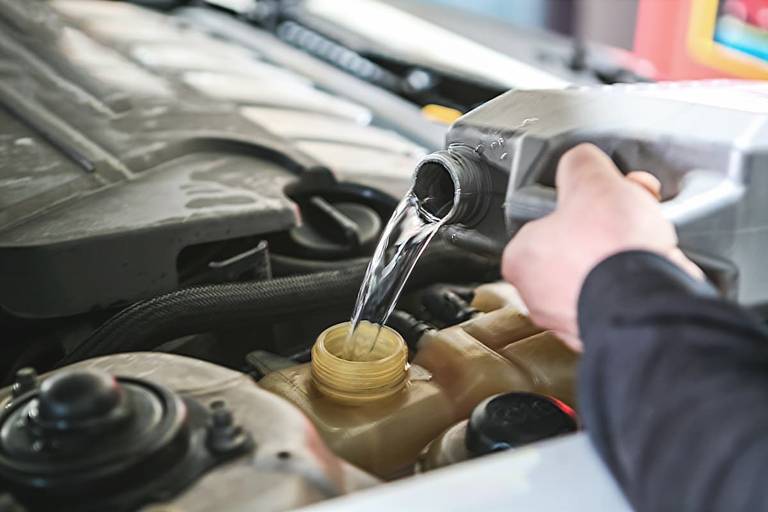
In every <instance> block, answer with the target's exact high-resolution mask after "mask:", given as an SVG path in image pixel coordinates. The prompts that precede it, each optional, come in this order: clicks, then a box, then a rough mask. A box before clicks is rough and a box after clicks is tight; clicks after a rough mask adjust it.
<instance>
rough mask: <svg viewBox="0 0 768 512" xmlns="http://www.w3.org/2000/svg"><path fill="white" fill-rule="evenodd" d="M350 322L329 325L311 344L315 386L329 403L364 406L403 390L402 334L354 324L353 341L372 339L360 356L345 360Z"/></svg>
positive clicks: (405, 356)
mask: <svg viewBox="0 0 768 512" xmlns="http://www.w3.org/2000/svg"><path fill="white" fill-rule="evenodd" d="M349 332H350V323H349V322H344V323H341V324H337V325H334V326H332V327H329V328H328V329H326V330H325V331H323V332H321V333H320V335H319V336H318V337H317V341H316V342H315V344H314V345H313V346H312V362H311V363H310V369H311V373H312V383H313V384H314V386H315V388H317V390H318V391H319V392H320V393H321V394H322V395H323V396H325V397H326V398H328V399H329V400H330V401H332V402H336V403H339V404H344V405H367V404H373V403H375V402H379V401H381V400H384V399H387V398H390V397H392V396H394V395H397V394H399V393H400V392H401V391H403V388H404V387H405V385H406V382H407V378H406V377H407V372H408V347H407V346H406V345H405V341H403V339H402V337H401V336H400V335H399V334H398V333H397V332H396V331H394V330H392V329H390V328H389V327H386V326H378V325H374V324H370V323H364V324H360V325H358V326H357V329H356V330H355V335H354V339H355V342H357V343H362V341H361V340H366V341H367V343H366V345H370V344H371V342H370V341H368V340H369V339H374V340H375V343H373V345H372V347H371V350H370V351H369V352H368V353H366V354H363V358H361V359H354V360H349V359H345V358H344V356H345V355H346V353H345V352H346V349H347V347H346V344H347V343H350V342H351V340H349V339H348V336H349Z"/></svg>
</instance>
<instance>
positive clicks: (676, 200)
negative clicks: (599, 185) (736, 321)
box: [447, 83, 768, 304]
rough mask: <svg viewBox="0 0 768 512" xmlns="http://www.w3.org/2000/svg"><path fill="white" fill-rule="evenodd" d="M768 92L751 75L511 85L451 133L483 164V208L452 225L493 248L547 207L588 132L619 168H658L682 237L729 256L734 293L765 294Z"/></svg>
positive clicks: (450, 140)
mask: <svg viewBox="0 0 768 512" xmlns="http://www.w3.org/2000/svg"><path fill="white" fill-rule="evenodd" d="M767 104H768V88H766V86H765V85H764V84H759V83H755V84H730V85H729V86H724V85H723V84H707V83H684V84H674V85H636V86H612V87H602V88H581V89H569V90H561V91H560V90H558V91H512V92H508V93H506V94H504V95H502V96H500V97H498V98H496V99H494V100H492V101H490V102H488V103H486V104H484V105H482V106H481V107H479V108H477V109H475V110H474V111H472V112H470V113H469V114H467V115H465V116H464V117H462V118H461V119H459V120H458V121H457V122H456V123H455V124H454V125H453V127H452V128H451V131H450V132H449V134H448V137H447V144H448V145H450V144H463V145H467V146H469V147H474V148H476V150H477V151H478V152H479V153H480V154H482V156H483V158H484V159H485V163H486V166H487V168H488V172H489V173H490V174H491V177H490V182H491V186H490V187H489V189H488V193H487V201H488V202H489V203H490V205H489V209H488V212H489V213H488V215H486V217H485V218H484V219H483V220H482V221H481V222H479V223H478V224H477V225H476V226H474V227H473V229H472V230H464V236H462V233H460V232H457V233H454V234H452V236H453V238H454V239H455V240H456V241H457V242H460V241H462V240H465V241H467V245H472V244H471V243H469V242H472V241H474V242H476V245H478V246H493V245H495V246H496V248H497V249H498V250H500V249H501V248H502V247H503V246H504V243H505V242H506V241H507V240H508V239H509V237H510V236H512V234H514V233H515V232H516V231H517V229H519V228H520V226H521V225H522V224H523V223H524V222H526V221H527V220H531V219H534V218H538V217H540V216H542V215H545V214H546V213H548V212H550V211H551V210H552V208H553V207H554V205H555V201H556V191H555V189H554V175H555V170H556V167H557V162H558V161H559V159H560V157H561V156H562V154H563V153H564V152H565V151H567V150H568V149H570V148H572V147H573V146H575V145H576V144H579V143H582V142H591V143H594V144H596V145H597V146H599V147H600V148H601V149H603V150H604V151H606V152H607V153H608V154H609V155H610V156H611V157H612V158H613V160H614V161H615V162H616V163H617V165H618V166H619V168H621V169H622V170H623V171H625V172H627V171H630V170H637V169H642V170H647V171H649V172H652V173H653V174H654V175H655V176H656V177H657V178H659V180H660V181H661V184H662V196H663V197H662V200H663V202H662V208H663V210H664V212H665V214H666V215H667V216H668V217H669V218H670V219H671V220H673V221H674V222H675V224H676V225H677V228H678V232H679V237H680V240H681V243H682V246H683V247H684V248H686V249H690V250H693V251H696V252H699V253H702V254H705V255H709V256H712V257H719V258H722V259H724V260H728V261H730V262H732V263H735V264H736V266H737V267H738V268H739V271H740V272H741V278H742V281H741V289H740V290H739V300H740V301H742V302H745V303H749V304H754V303H760V302H765V301H767V300H768V292H766V289H768V286H766V283H768V269H767V268H766V267H765V265H763V264H762V260H761V258H760V253H761V252H762V251H763V250H764V249H765V248H766V247H768V231H767V230H766V229H765V227H766V226H768V210H766V209H765V208H764V204H765V190H768V186H766V185H767V184H766V181H767V180H768V174H766V173H765V172H764V170H765V168H766V167H767V166H768V149H767V148H768V109H767V108H766V106H767ZM747 184H748V186H747ZM503 189H506V190H507V192H506V195H505V196H502V195H500V194H499V193H498V191H499V190H503Z"/></svg>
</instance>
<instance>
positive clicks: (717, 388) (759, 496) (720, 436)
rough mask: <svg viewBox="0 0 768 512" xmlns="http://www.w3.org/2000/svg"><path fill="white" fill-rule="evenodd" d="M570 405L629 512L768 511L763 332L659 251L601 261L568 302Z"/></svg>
mask: <svg viewBox="0 0 768 512" xmlns="http://www.w3.org/2000/svg"><path fill="white" fill-rule="evenodd" d="M579 330H580V336H581V339H582V341H583V342H584V357H583V362H582V368H581V375H580V383H579V387H580V389H579V393H580V397H579V399H580V405H581V407H580V410H581V415H582V419H583V420H584V423H585V425H586V428H587V430H588V431H589V434H590V436H591V438H592V440H593V443H594V444H595V445H596V447H597V449H598V451H599V452H600V454H601V455H602V457H603V458H604V460H605V461H606V462H607V464H608V465H609V467H610V468H611V470H612V472H613V474H614V475H615V476H616V478H617V480H618V482H619V484H620V485H621V486H622V488H623V489H624V492H625V493H626V495H627V497H628V499H629V500H630V502H631V503H632V504H633V506H634V507H635V509H636V510H637V511H638V512H645V511H653V512H665V511H674V512H682V511H689V510H690V511H696V512H700V511H708V510H723V511H728V512H739V511H745V512H746V511H748V512H755V511H758V510H768V336H767V335H766V332H765V331H764V330H763V328H762V326H761V324H760V322H759V320H758V319H757V318H756V317H754V316H753V315H752V314H751V313H750V312H748V311H746V310H745V309H743V308H741V307H739V306H737V305H736V304H733V303H729V302H726V301H724V300H721V299H720V298H718V296H717V295H716V293H715V290H714V289H713V288H712V287H711V286H709V285H708V284H706V283H702V282H699V281H697V280H695V279H693V278H691V277H689V276H688V275H687V274H685V273H684V272H683V271H682V270H680V269H679V268H678V267H677V266H675V265H673V264H672V263H671V262H669V261H668V260H666V259H665V258H663V257H661V256H658V255H656V254H652V253H648V252H641V251H631V252H624V253H621V254H617V255H615V256H612V257H610V258H608V259H606V260H605V261H603V262H602V263H600V264H599V265H598V266H597V267H596V268H595V269H594V270H593V271H592V272H591V273H590V274H589V276H588V277H587V279H586V281H585V282H584V286H583V288H582V291H581V295H580V297H579Z"/></svg>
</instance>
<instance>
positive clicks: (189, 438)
mask: <svg viewBox="0 0 768 512" xmlns="http://www.w3.org/2000/svg"><path fill="white" fill-rule="evenodd" d="M0 432H2V434H0V479H2V480H3V481H5V485H6V486H7V487H8V488H9V489H10V490H11V491H12V492H13V493H14V495H15V496H16V498H17V499H19V500H20V501H21V502H23V503H24V504H25V505H26V506H27V507H28V508H29V509H31V510H47V509H50V508H52V507H54V506H55V507H56V508H58V509H60V510H104V509H109V510H133V509H135V508H136V507H138V506H140V505H142V504H144V503H147V502H151V501H155V500H158V499H167V498H168V497H170V496H173V495H175V494H177V493H178V492H180V491H181V490H183V489H184V488H185V487H187V486H188V485H189V484H190V483H192V482H193V481H194V480H196V479H197V478H198V477H199V476H200V475H201V474H202V473H204V472H206V471H208V470H210V469H211V468H212V467H214V466H216V465H218V464H221V463H222V462H224V461H226V460H228V459H230V458H232V457H237V456H240V455H244V454H245V453H247V452H248V451H250V450H251V449H252V448H253V441H252V439H251V436H250V433H248V432H246V431H243V430H242V429H241V428H240V427H239V426H236V425H234V424H233V419H232V413H231V412H230V411H229V410H228V409H226V406H225V404H224V402H221V401H219V402H215V403H213V404H212V411H210V412H208V411H206V409H205V407H203V406H202V405H201V404H199V403H197V402H196V401H194V400H191V399H190V400H186V401H185V400H182V399H181V398H180V397H179V396H178V395H176V394H174V393H172V392H170V391H169V390H167V389H165V388H164V387H162V386H158V385H155V384H153V383H151V382H148V381H145V380H143V379H131V378H125V377H121V378H114V377H112V376H111V375H109V374H108V373H106V372H104V371H100V370H93V369H88V370H63V371H61V372H58V373H56V374H54V375H52V376H50V377H48V378H46V379H45V380H43V382H42V384H41V385H40V389H39V391H38V390H32V391H28V392H27V393H24V394H23V395H20V396H17V397H15V398H14V400H13V401H12V402H10V403H9V404H7V405H6V407H5V410H4V412H3V415H2V417H0Z"/></svg>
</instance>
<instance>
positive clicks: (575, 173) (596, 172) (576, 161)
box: [556, 144, 623, 201]
mask: <svg viewBox="0 0 768 512" xmlns="http://www.w3.org/2000/svg"><path fill="white" fill-rule="evenodd" d="M622 179H623V178H622V174H621V172H620V171H619V169H618V168H617V167H616V166H615V165H614V163H613V161H612V160H611V159H610V158H609V157H608V155H606V154H605V153H603V152H602V151H601V150H600V149H599V148H598V147H597V146H595V145H593V144H579V145H578V146H576V147H574V148H573V149H570V150H568V151H567V152H566V153H565V154H564V155H563V156H562V158H561V159H560V163H559V165H558V166H557V178H556V182H557V199H558V201H567V200H568V199H569V198H570V197H573V196H574V195H577V194H583V192H584V189H591V188H594V187H600V188H602V187H612V186H616V185H620V184H621V182H622Z"/></svg>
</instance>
